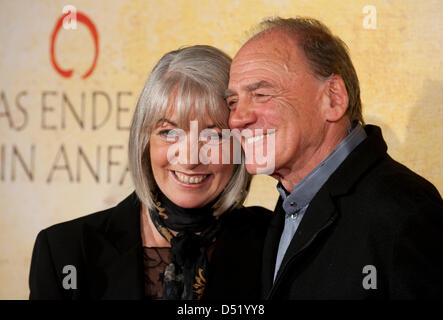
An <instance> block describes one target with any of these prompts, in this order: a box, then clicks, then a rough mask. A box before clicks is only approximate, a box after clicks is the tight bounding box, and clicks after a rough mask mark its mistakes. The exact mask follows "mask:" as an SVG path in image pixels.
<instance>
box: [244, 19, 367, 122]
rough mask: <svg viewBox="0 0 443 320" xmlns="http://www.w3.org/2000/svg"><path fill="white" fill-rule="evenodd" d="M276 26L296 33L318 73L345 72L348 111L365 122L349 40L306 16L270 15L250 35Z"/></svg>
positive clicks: (318, 75) (256, 35)
mask: <svg viewBox="0 0 443 320" xmlns="http://www.w3.org/2000/svg"><path fill="white" fill-rule="evenodd" d="M273 29H281V30H282V31H284V32H286V33H287V34H288V35H290V36H293V37H294V39H295V40H296V42H297V44H298V46H299V48H300V49H301V50H303V52H304V54H305V56H306V58H307V59H308V61H309V63H310V66H311V68H312V70H313V71H314V73H315V75H316V76H317V77H319V78H320V79H326V78H328V77H330V76H331V75H333V74H336V75H339V76H341V78H342V79H343V82H344V83H345V86H346V91H347V93H348V97H349V103H348V108H347V110H346V114H347V115H348V117H349V120H350V122H351V123H352V122H353V121H355V120H357V121H358V122H360V123H361V124H364V120H363V115H362V103H361V98H360V85H359V81H358V77H357V73H356V72H355V68H354V65H353V64H352V61H351V58H350V57H349V52H348V47H347V46H346V44H345V43H344V42H343V41H342V40H341V39H340V38H339V37H337V36H335V35H333V34H332V32H331V31H330V30H329V28H328V27H327V26H325V25H324V24H323V23H322V22H320V21H318V20H316V19H312V18H304V17H297V18H288V19H283V18H280V17H272V18H267V19H265V20H263V21H262V22H261V23H260V24H259V25H258V26H256V27H255V28H254V29H253V31H252V36H251V38H250V39H253V38H255V37H260V36H261V35H264V34H266V33H267V32H269V31H271V30H273Z"/></svg>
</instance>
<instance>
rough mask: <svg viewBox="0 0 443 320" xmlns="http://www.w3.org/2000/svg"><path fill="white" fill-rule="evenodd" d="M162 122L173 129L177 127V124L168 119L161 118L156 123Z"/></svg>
mask: <svg viewBox="0 0 443 320" xmlns="http://www.w3.org/2000/svg"><path fill="white" fill-rule="evenodd" d="M163 122H167V123H169V124H170V125H172V126H174V127H177V124H176V123H175V122H174V121H171V120H168V119H166V118H161V119H160V120H158V122H157V123H163Z"/></svg>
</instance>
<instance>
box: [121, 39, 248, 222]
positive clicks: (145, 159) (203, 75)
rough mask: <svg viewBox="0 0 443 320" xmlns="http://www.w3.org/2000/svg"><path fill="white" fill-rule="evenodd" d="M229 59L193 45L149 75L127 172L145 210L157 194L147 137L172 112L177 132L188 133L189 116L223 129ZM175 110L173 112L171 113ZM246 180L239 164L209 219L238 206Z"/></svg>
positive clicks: (134, 122)
mask: <svg viewBox="0 0 443 320" xmlns="http://www.w3.org/2000/svg"><path fill="white" fill-rule="evenodd" d="M230 65H231V58H230V57H229V56H228V55H226V54H225V53H224V52H222V51H221V50H219V49H216V48H214V47H211V46H203V45H197V46H192V47H185V48H181V49H179V50H175V51H171V52H169V53H167V54H165V55H164V56H163V57H162V58H161V59H160V61H159V62H158V63H157V65H156V66H155V67H154V69H153V70H152V73H151V74H150V76H149V77H148V80H147V81H146V83H145V86H144V88H143V90H142V92H141V94H140V97H139V100H138V103H137V107H136V109H135V112H134V115H133V118H132V123H131V129H130V135H129V169H130V172H131V176H132V180H133V182H134V187H135V191H136V193H137V196H138V197H139V199H140V200H141V201H142V202H143V204H144V205H145V206H146V208H147V209H148V210H150V209H153V208H155V207H157V204H156V203H155V192H156V190H157V188H158V186H157V184H156V182H155V179H154V175H153V173H152V168H151V159H150V152H149V137H150V134H151V132H152V130H153V128H154V127H155V126H156V125H157V124H158V122H159V121H160V120H161V119H163V118H165V117H166V116H167V113H169V112H171V111H172V110H176V111H177V114H178V124H177V125H178V126H179V127H180V128H182V129H185V130H186V129H188V128H189V121H190V120H191V119H190V115H191V114H194V115H196V117H197V119H198V120H199V121H203V123H204V119H205V117H206V115H209V117H210V118H211V120H212V121H213V122H214V124H215V125H216V126H217V127H220V128H228V118H229V109H228V108H227V106H226V101H225V100H224V92H225V90H226V88H227V85H228V81H229V68H230ZM174 108H175V109H174ZM250 179H251V176H250V175H249V174H248V173H247V171H246V169H245V164H244V156H243V155H242V163H241V164H236V165H235V168H234V173H233V175H232V177H231V179H230V181H229V182H228V185H227V186H226V188H225V189H224V190H223V192H222V194H221V195H220V197H219V199H218V201H217V202H216V203H215V204H214V208H215V211H214V215H220V214H221V213H223V212H225V211H227V210H230V209H232V208H234V207H237V206H238V205H240V204H242V203H243V201H244V199H245V197H246V195H247V189H248V187H249V182H250Z"/></svg>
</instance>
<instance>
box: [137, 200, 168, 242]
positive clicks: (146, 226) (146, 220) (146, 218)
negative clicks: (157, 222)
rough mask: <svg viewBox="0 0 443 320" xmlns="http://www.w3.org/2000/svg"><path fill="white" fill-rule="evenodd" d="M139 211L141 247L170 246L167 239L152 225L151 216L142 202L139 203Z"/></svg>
mask: <svg viewBox="0 0 443 320" xmlns="http://www.w3.org/2000/svg"><path fill="white" fill-rule="evenodd" d="M140 211H141V212H140V225H141V235H142V243H143V247H150V248H152V247H153V248H164V247H171V244H170V243H169V242H168V240H166V239H165V238H164V237H163V236H162V235H161V234H160V232H158V230H157V228H156V227H155V226H154V223H153V222H152V220H151V216H150V214H149V212H148V210H147V209H146V207H145V206H144V204H143V203H141V206H140ZM171 232H172V231H171ZM173 233H174V232H173Z"/></svg>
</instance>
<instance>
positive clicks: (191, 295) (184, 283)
mask: <svg viewBox="0 0 443 320" xmlns="http://www.w3.org/2000/svg"><path fill="white" fill-rule="evenodd" d="M214 203H215V201H213V202H211V203H209V204H207V205H206V206H204V207H202V208H194V209H185V208H182V207H179V206H177V205H176V204H174V203H173V202H172V201H170V200H169V199H168V198H167V197H166V196H165V195H163V194H162V193H161V192H159V194H158V197H157V205H158V207H159V208H160V210H150V212H149V214H150V216H151V219H152V221H153V223H154V225H155V227H156V228H157V230H158V232H160V234H161V235H162V236H163V237H164V238H165V239H166V240H167V241H168V242H169V243H170V244H171V253H172V261H171V263H170V264H169V265H168V266H167V267H166V269H165V272H164V279H163V300H182V299H183V300H199V299H200V298H201V296H202V294H203V291H204V289H205V285H206V272H207V265H208V257H207V249H208V247H209V246H210V245H211V244H212V242H213V241H214V238H215V235H216V233H217V231H218V230H219V229H220V222H219V220H218V219H216V218H215V217H214V216H213V214H212V212H213V209H212V206H213V204H214ZM169 229H172V230H174V231H177V232H178V233H177V235H176V236H174V235H173V234H172V233H171V231H169ZM198 232H200V234H198V235H197V234H195V233H198Z"/></svg>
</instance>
